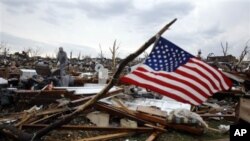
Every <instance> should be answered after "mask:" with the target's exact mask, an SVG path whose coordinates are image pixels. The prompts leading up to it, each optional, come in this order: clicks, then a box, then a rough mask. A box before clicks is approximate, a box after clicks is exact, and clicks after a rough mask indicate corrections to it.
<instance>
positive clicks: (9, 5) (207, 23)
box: [0, 0, 250, 58]
mask: <svg viewBox="0 0 250 141" xmlns="http://www.w3.org/2000/svg"><path fill="white" fill-rule="evenodd" d="M174 18H177V19H178V20H177V22H176V23H175V24H174V25H172V27H171V30H168V31H167V32H166V33H164V34H163V37H165V38H167V39H169V40H170V41H172V42H174V43H175V44H177V45H179V46H180V47H182V48H183V49H185V50H187V51H189V52H190V53H191V54H194V55H196V54H197V51H198V50H199V49H201V51H202V56H203V57H206V56H207V54H208V53H211V52H213V53H214V54H215V55H222V50H221V45H220V43H221V42H223V43H225V42H226V41H227V42H228V44H229V53H230V54H233V55H236V56H239V54H240V52H241V50H242V49H243V47H244V45H246V42H247V40H249V39H250V1H249V0H0V39H1V41H2V42H6V43H7V45H8V46H9V47H10V49H11V50H12V51H21V50H23V49H24V48H28V47H32V48H34V49H37V48H39V50H40V52H41V53H42V54H43V55H45V54H47V55H52V54H54V53H56V50H57V49H58V47H59V46H63V47H64V48H65V50H66V51H67V52H68V53H69V52H70V51H72V52H73V55H74V56H77V55H78V54H79V52H81V54H82V55H90V56H91V57H96V56H97V54H98V53H99V44H100V45H101V47H102V48H103V51H104V52H105V57H108V58H110V57H111V55H110V51H109V47H111V46H112V44H113V42H114V40H115V39H117V42H118V44H119V46H120V49H119V57H122V58H123V57H125V56H127V55H128V54H129V53H132V52H133V51H135V50H136V49H138V47H140V46H141V45H142V44H143V43H144V42H145V41H146V40H148V39H149V38H150V37H151V36H153V35H154V34H155V33H156V32H158V30H159V29H160V28H161V27H162V26H164V25H165V24H167V23H168V22H170V21H171V20H173V19H174ZM249 45H250V43H249ZM148 52H149V50H148Z"/></svg>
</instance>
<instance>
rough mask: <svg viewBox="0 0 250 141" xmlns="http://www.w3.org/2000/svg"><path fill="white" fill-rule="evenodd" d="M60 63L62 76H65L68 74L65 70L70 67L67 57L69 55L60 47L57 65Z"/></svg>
mask: <svg viewBox="0 0 250 141" xmlns="http://www.w3.org/2000/svg"><path fill="white" fill-rule="evenodd" d="M58 62H59V63H60V66H59V68H60V76H61V77H62V76H65V75H66V72H65V68H66V66H67V65H68V57H67V53H66V52H65V51H63V48H62V47H59V52H58V54H57V60H56V63H58Z"/></svg>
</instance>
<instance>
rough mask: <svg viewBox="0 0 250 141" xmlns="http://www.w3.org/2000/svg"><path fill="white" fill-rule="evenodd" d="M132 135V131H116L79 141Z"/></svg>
mask: <svg viewBox="0 0 250 141" xmlns="http://www.w3.org/2000/svg"><path fill="white" fill-rule="evenodd" d="M129 135H132V133H130V132H122V133H114V134H108V135H100V136H96V137H90V138H84V139H80V140H77V141H107V140H112V139H117V138H121V137H125V136H129Z"/></svg>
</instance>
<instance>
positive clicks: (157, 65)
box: [144, 38, 194, 72]
mask: <svg viewBox="0 0 250 141" xmlns="http://www.w3.org/2000/svg"><path fill="white" fill-rule="evenodd" d="M191 57H194V56H193V55H191V54H189V53H187V52H186V51H184V50H182V49H181V48H179V47H178V46H176V45H174V44H173V43H171V42H169V41H168V40H165V39H164V38H160V39H159V41H158V42H157V43H156V44H155V47H154V48H153V50H152V52H151V53H150V55H149V56H148V58H147V59H146V60H145V63H144V64H146V65H148V66H150V67H151V68H152V69H153V70H155V71H167V72H172V71H175V70H176V69H177V68H178V67H179V66H180V65H183V64H185V63H187V61H188V60H189V58H191Z"/></svg>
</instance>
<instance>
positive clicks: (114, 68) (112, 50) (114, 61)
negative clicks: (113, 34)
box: [109, 40, 120, 72]
mask: <svg viewBox="0 0 250 141" xmlns="http://www.w3.org/2000/svg"><path fill="white" fill-rule="evenodd" d="M119 48H120V47H119V45H116V40H115V41H114V44H113V47H112V48H109V50H110V52H111V54H112V72H115V70H116V58H117V54H118V51H117V50H118V49H119Z"/></svg>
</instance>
